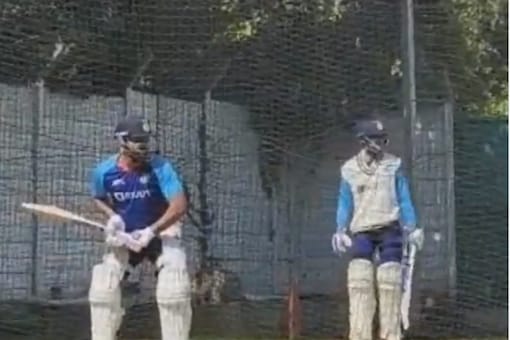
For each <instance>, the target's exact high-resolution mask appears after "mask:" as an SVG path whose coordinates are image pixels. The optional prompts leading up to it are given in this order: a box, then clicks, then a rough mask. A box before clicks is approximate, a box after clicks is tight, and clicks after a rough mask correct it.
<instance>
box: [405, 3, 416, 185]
mask: <svg viewBox="0 0 510 340" xmlns="http://www.w3.org/2000/svg"><path fill="white" fill-rule="evenodd" d="M402 8H403V11H402V12H403V13H402V17H403V20H402V22H403V25H402V37H403V41H402V43H403V44H402V45H403V58H404V66H405V69H404V82H403V84H404V89H403V90H404V91H403V95H404V105H403V106H404V119H405V120H406V122H407V129H406V131H407V136H406V137H407V145H409V147H408V149H407V155H406V158H407V171H408V175H409V180H410V181H411V183H412V182H413V161H414V143H413V137H414V129H415V126H416V115H417V113H416V112H417V108H416V106H417V105H416V65H415V60H416V53H415V43H414V41H415V38H414V0H402Z"/></svg>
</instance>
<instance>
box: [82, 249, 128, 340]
mask: <svg viewBox="0 0 510 340" xmlns="http://www.w3.org/2000/svg"><path fill="white" fill-rule="evenodd" d="M119 260H121V261H122V260H124V258H123V257H122V258H121V259H119V258H118V257H117V256H116V255H115V254H113V253H111V254H107V255H105V256H104V258H103V262H102V263H100V264H97V265H95V266H94V268H93V269H92V280H91V283H90V289H89V302H90V317H91V335H92V338H91V339H92V340H115V339H116V333H117V331H118V330H119V328H120V324H121V322H122V317H123V316H124V309H123V308H122V305H121V288H120V281H121V280H122V277H123V275H124V269H125V264H124V263H123V262H121V261H119Z"/></svg>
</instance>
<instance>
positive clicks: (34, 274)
mask: <svg viewBox="0 0 510 340" xmlns="http://www.w3.org/2000/svg"><path fill="white" fill-rule="evenodd" d="M31 87H32V134H31V143H30V167H31V183H32V195H31V196H32V197H31V200H32V202H33V203H37V201H38V199H37V196H38V190H37V189H38V185H39V173H38V165H39V164H38V148H39V127H40V122H39V119H40V116H41V114H43V113H44V105H45V103H44V80H43V79H39V80H38V81H37V82H36V83H34V84H33V85H32V86H31ZM38 258H39V219H38V218H37V216H36V214H32V248H31V261H32V269H31V273H30V293H31V295H32V297H36V296H37V293H38V285H39V282H38Z"/></svg>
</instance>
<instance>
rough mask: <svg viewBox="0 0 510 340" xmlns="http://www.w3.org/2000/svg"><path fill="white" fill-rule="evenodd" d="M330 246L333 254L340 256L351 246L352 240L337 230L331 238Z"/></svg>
mask: <svg viewBox="0 0 510 340" xmlns="http://www.w3.org/2000/svg"><path fill="white" fill-rule="evenodd" d="M331 246H332V247H333V251H334V252H335V254H337V255H341V254H342V253H345V252H346V251H347V248H350V247H351V246H352V240H351V238H350V237H349V236H348V235H347V234H346V233H345V232H344V231H342V230H338V231H337V232H336V233H334V234H333V237H332V238H331Z"/></svg>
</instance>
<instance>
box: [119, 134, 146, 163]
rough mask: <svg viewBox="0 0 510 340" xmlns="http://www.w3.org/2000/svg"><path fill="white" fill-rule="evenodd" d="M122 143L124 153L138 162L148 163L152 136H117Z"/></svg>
mask: <svg viewBox="0 0 510 340" xmlns="http://www.w3.org/2000/svg"><path fill="white" fill-rule="evenodd" d="M117 138H118V139H119V141H120V146H121V150H122V152H123V153H124V154H125V155H126V156H128V157H130V158H131V159H133V160H134V161H136V162H146V161H148V160H149V158H150V152H149V150H150V149H149V142H150V135H149V134H144V135H120V136H117Z"/></svg>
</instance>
